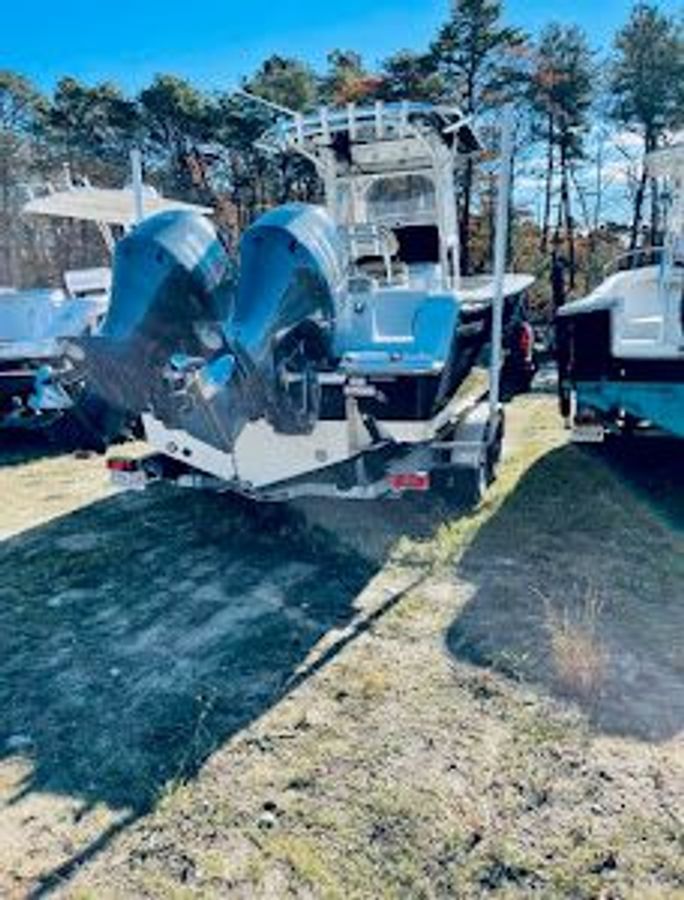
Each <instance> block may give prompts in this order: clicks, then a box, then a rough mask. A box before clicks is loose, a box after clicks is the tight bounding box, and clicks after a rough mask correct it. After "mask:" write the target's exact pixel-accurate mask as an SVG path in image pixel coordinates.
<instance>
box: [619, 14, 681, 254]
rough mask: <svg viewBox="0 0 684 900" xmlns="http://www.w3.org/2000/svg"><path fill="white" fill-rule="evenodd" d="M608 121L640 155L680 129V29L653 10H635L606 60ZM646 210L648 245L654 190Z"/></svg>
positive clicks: (636, 226)
mask: <svg viewBox="0 0 684 900" xmlns="http://www.w3.org/2000/svg"><path fill="white" fill-rule="evenodd" d="M610 92H611V95H612V98H613V102H612V104H611V109H610V112H611V115H612V117H613V118H614V120H615V121H616V122H618V123H619V124H620V125H622V126H623V127H625V128H628V129H632V130H635V131H636V132H638V133H639V134H640V135H641V138H642V140H643V148H644V154H647V153H650V152H651V151H652V150H655V149H656V148H657V147H658V145H659V144H660V143H661V141H662V139H663V137H664V136H665V134H666V133H667V132H668V130H670V129H673V128H677V127H680V126H681V125H683V124H684V27H683V26H682V24H681V23H680V22H678V21H677V20H675V19H673V18H671V17H670V16H667V15H665V14H664V13H663V12H661V11H660V10H659V9H658V8H657V7H656V6H650V5H648V4H645V3H639V4H637V5H636V6H635V7H634V8H633V10H632V13H631V15H630V18H629V20H628V21H627V23H626V24H625V25H624V26H623V27H622V28H621V29H620V31H619V32H618V34H617V36H616V38H615V44H614V50H613V56H612V59H611V77H610ZM647 185H648V174H647V170H646V167H645V166H642V175H641V179H640V181H639V185H638V187H637V191H636V195H635V201H634V215H633V218H632V230H631V240H630V249H632V250H634V249H635V248H636V246H637V243H638V237H639V232H640V229H641V223H642V219H643V207H644V201H645V198H646V190H647ZM652 198H653V200H652V204H651V222H650V230H651V241H652V242H653V241H654V239H655V233H656V231H657V227H658V204H657V194H656V191H655V186H654V189H653V191H652Z"/></svg>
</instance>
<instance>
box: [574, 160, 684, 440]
mask: <svg viewBox="0 0 684 900" xmlns="http://www.w3.org/2000/svg"><path fill="white" fill-rule="evenodd" d="M648 166H649V169H650V172H651V174H652V176H653V177H656V178H658V179H662V181H663V184H664V187H665V190H664V193H663V201H664V205H665V207H666V227H665V231H664V240H663V243H662V246H661V247H658V248H655V249H652V250H651V249H649V250H637V251H635V252H633V253H631V254H627V257H622V258H621V260H620V261H621V262H622V263H623V264H624V263H625V262H627V263H629V264H630V265H631V268H627V269H624V270H622V271H621V270H618V271H613V272H612V273H611V274H609V275H608V277H607V278H606V279H605V280H604V281H603V282H602V283H601V284H600V285H599V287H598V288H597V289H596V290H595V291H593V293H591V294H590V295H589V296H587V297H585V298H583V299H581V300H578V301H575V302H572V303H569V304H568V305H567V306H565V307H563V308H562V309H561V310H560V311H559V313H558V351H559V373H560V395H561V411H562V413H563V415H564V416H565V417H566V418H567V419H568V420H569V422H570V424H571V425H572V427H573V429H574V432H575V435H576V437H577V438H578V439H580V440H596V441H600V440H602V439H603V437H604V435H605V433H606V432H609V433H616V434H627V433H628V434H634V433H639V431H640V430H642V428H643V426H646V425H648V426H655V427H656V428H657V429H658V430H661V431H664V432H666V433H669V434H673V435H676V436H678V437H684V142H680V143H677V144H675V145H673V146H671V147H668V148H667V149H664V150H660V151H658V152H656V153H653V154H652V155H651V156H650V158H649V160H648Z"/></svg>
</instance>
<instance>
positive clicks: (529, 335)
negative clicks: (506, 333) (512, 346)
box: [518, 322, 534, 358]
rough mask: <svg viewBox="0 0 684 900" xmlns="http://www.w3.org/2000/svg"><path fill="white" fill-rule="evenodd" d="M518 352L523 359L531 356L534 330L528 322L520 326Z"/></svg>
mask: <svg viewBox="0 0 684 900" xmlns="http://www.w3.org/2000/svg"><path fill="white" fill-rule="evenodd" d="M518 342H519V347H520V351H521V353H522V354H523V356H525V357H528V358H529V357H530V356H531V355H532V348H533V347H534V329H533V328H532V326H531V325H530V323H529V322H523V323H522V325H521V326H520V337H519V338H518Z"/></svg>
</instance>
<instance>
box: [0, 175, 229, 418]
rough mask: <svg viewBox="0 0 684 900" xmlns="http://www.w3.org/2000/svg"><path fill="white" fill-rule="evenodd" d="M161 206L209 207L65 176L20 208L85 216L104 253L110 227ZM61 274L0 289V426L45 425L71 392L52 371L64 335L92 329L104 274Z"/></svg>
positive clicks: (107, 279)
mask: <svg viewBox="0 0 684 900" xmlns="http://www.w3.org/2000/svg"><path fill="white" fill-rule="evenodd" d="M168 210H186V211H193V212H197V213H200V214H202V215H209V214H210V213H211V212H212V210H211V209H210V208H209V207H202V206H197V205H194V204H190V203H184V202H182V201H180V200H172V199H167V198H165V197H162V196H161V195H160V194H158V193H157V191H155V190H154V188H151V187H148V186H143V187H142V189H141V190H136V188H135V187H127V188H123V189H109V188H98V187H93V186H91V185H89V184H84V185H74V184H72V183H70V182H69V184H68V186H67V187H66V188H65V189H64V190H52V189H49V190H48V191H47V192H46V193H44V194H42V195H40V196H33V197H32V198H31V199H30V200H29V201H28V202H27V203H26V204H25V205H24V207H23V209H22V212H23V213H24V214H28V215H40V216H47V217H50V218H53V219H75V220H78V221H81V222H93V223H95V224H96V225H97V227H98V230H99V233H100V235H101V236H102V239H103V241H104V243H105V246H106V248H107V251H108V254H109V255H111V253H113V250H114V246H115V243H116V237H117V231H118V232H119V233H126V232H127V231H128V230H129V229H130V228H131V227H132V226H133V225H134V224H136V223H137V222H138V221H140V220H142V219H144V218H146V217H147V216H150V215H154V214H156V213H159V212H164V211H168ZM63 280H64V284H63V286H62V287H61V288H36V289H31V290H14V289H11V288H6V289H2V290H1V291H0V426H6V427H7V426H9V427H17V426H26V425H38V426H40V425H43V424H48V423H50V422H51V421H53V420H54V419H55V417H57V416H61V415H63V414H64V412H65V411H66V410H68V409H69V408H70V407H71V405H72V397H70V396H69V395H68V394H67V393H65V391H64V390H62V389H59V390H57V389H56V388H54V387H53V378H54V376H61V375H62V370H63V368H64V366H68V365H71V364H70V363H69V362H68V361H67V360H66V358H65V356H64V350H63V348H64V342H65V340H68V339H70V338H75V337H83V336H85V335H88V334H94V333H96V332H97V329H98V327H99V325H100V323H101V322H102V320H103V318H104V316H105V314H106V312H107V309H108V307H109V291H110V287H111V281H112V274H111V269H110V268H109V267H96V268H91V269H78V270H71V271H67V272H65V273H64V276H63Z"/></svg>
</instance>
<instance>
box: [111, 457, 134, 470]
mask: <svg viewBox="0 0 684 900" xmlns="http://www.w3.org/2000/svg"><path fill="white" fill-rule="evenodd" d="M107 468H108V469H109V471H110V472H137V470H138V461H137V460H136V459H125V458H124V457H122V456H113V457H112V458H111V459H108V460H107Z"/></svg>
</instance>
